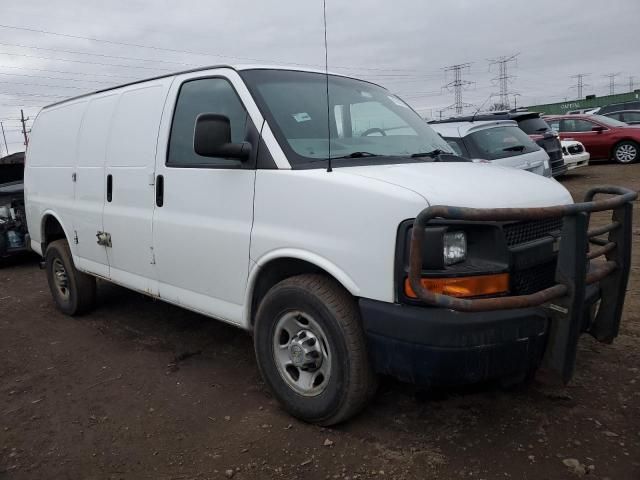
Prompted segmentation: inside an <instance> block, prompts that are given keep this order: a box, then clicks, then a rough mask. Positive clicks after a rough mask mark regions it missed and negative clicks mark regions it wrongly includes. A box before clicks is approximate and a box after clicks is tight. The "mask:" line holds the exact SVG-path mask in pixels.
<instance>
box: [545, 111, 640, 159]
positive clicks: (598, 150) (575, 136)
mask: <svg viewBox="0 0 640 480" xmlns="http://www.w3.org/2000/svg"><path fill="white" fill-rule="evenodd" d="M544 118H545V120H546V121H547V123H548V124H549V125H550V126H551V128H553V129H554V130H555V131H557V132H558V133H559V134H560V138H561V139H562V140H577V141H579V142H582V143H583V144H584V146H585V148H586V149H587V151H588V152H589V153H590V154H591V159H593V160H597V159H602V160H609V159H613V160H615V161H616V162H618V163H633V162H635V161H637V160H638V158H639V156H640V125H627V124H626V123H624V122H620V121H618V120H614V119H613V118H609V117H603V116H602V115H549V116H545V117H544Z"/></svg>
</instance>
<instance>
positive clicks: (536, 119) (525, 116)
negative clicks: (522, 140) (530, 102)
mask: <svg viewBox="0 0 640 480" xmlns="http://www.w3.org/2000/svg"><path fill="white" fill-rule="evenodd" d="M495 120H514V121H515V122H517V123H518V127H520V130H522V131H523V132H524V133H526V134H527V135H529V137H531V139H532V140H533V141H534V142H536V143H537V144H538V145H540V146H541V147H542V148H543V149H544V150H545V151H546V152H547V155H549V164H550V166H551V175H552V176H554V177H557V176H559V175H562V174H563V173H565V172H566V171H567V167H566V166H565V165H564V159H563V158H562V146H561V145H560V138H559V137H558V135H557V133H556V132H554V131H553V130H552V129H551V128H550V127H549V125H548V124H547V122H545V121H544V119H542V118H541V116H540V114H539V113H537V112H529V111H522V110H512V111H508V112H493V113H482V114H479V115H469V116H464V117H452V118H449V119H446V120H437V121H436V120H434V121H431V122H429V124H430V125H432V126H433V125H437V124H444V123H451V122H475V121H495Z"/></svg>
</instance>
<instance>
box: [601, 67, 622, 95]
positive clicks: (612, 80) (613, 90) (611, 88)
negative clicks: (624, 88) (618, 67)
mask: <svg viewBox="0 0 640 480" xmlns="http://www.w3.org/2000/svg"><path fill="white" fill-rule="evenodd" d="M618 75H620V72H617V73H607V74H606V75H603V77H606V78H608V79H609V95H615V93H616V77H617V76H618Z"/></svg>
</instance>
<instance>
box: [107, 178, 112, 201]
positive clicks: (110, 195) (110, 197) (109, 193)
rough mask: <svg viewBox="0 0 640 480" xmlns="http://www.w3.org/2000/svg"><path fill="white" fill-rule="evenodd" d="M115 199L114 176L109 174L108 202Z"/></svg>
mask: <svg viewBox="0 0 640 480" xmlns="http://www.w3.org/2000/svg"><path fill="white" fill-rule="evenodd" d="M112 199H113V176H112V175H111V174H109V175H107V202H111V200H112Z"/></svg>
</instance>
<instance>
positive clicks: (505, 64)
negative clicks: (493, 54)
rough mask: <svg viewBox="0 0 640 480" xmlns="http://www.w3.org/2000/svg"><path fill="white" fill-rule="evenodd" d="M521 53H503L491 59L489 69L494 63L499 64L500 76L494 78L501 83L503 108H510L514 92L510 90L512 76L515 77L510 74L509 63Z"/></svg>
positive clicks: (500, 94)
mask: <svg viewBox="0 0 640 480" xmlns="http://www.w3.org/2000/svg"><path fill="white" fill-rule="evenodd" d="M518 55H520V54H519V53H516V54H514V55H511V56H506V55H503V56H501V57H498V58H494V59H491V60H489V70H491V67H492V66H493V65H498V76H497V77H495V78H494V79H493V80H494V81H495V82H497V83H498V84H499V85H500V93H499V96H500V104H501V106H502V108H509V94H510V93H513V92H510V91H509V83H510V81H511V79H512V78H515V76H513V75H509V64H510V63H511V62H515V61H516V59H517V57H518Z"/></svg>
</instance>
